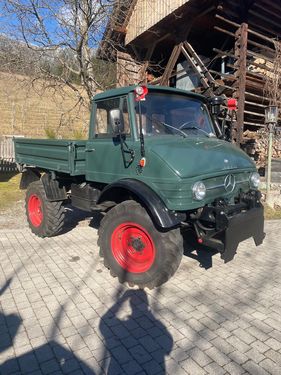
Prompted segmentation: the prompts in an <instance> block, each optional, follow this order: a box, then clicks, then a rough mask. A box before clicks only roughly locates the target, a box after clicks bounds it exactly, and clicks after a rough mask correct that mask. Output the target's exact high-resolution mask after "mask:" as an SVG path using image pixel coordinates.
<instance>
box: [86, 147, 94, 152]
mask: <svg viewBox="0 0 281 375" xmlns="http://www.w3.org/2000/svg"><path fill="white" fill-rule="evenodd" d="M85 151H86V152H93V151H96V150H95V149H94V148H86V150H85Z"/></svg>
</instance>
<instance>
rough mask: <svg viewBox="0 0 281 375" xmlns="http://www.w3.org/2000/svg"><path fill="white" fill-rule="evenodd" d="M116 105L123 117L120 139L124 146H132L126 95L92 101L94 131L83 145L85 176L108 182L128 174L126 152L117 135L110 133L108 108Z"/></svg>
mask: <svg viewBox="0 0 281 375" xmlns="http://www.w3.org/2000/svg"><path fill="white" fill-rule="evenodd" d="M116 108H119V109H120V110H121V111H122V113H123V117H124V125H125V126H124V133H123V136H122V137H123V140H124V143H123V144H125V149H131V147H132V144H133V142H132V131H131V127H130V117H129V113H128V103H127V98H126V97H118V98H112V99H104V100H100V101H97V102H96V103H95V108H94V110H93V116H94V119H92V120H91V121H94V134H93V135H92V136H90V138H89V140H88V142H87V146H86V179H87V180H88V181H96V182H102V183H110V182H113V181H116V180H117V179H120V178H125V177H129V176H130V175H131V169H132V168H131V165H130V164H129V163H128V162H129V160H130V154H129V153H127V152H125V155H124V156H125V162H124V157H123V154H124V153H122V147H121V142H120V136H118V135H116V134H114V133H113V129H112V127H111V124H110V121H109V112H110V110H112V109H116Z"/></svg>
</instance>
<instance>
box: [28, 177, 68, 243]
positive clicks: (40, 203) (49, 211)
mask: <svg viewBox="0 0 281 375" xmlns="http://www.w3.org/2000/svg"><path fill="white" fill-rule="evenodd" d="M25 209H26V217H27V221H28V224H29V228H30V229H31V231H32V232H33V233H34V234H36V235H37V236H39V237H53V236H55V235H57V234H59V232H60V231H61V230H62V228H63V225H64V218H65V213H64V207H63V202H62V201H59V202H50V201H48V200H47V197H46V193H45V190H44V187H43V185H42V182H41V181H35V182H32V183H31V184H29V186H28V188H27V191H26V198H25Z"/></svg>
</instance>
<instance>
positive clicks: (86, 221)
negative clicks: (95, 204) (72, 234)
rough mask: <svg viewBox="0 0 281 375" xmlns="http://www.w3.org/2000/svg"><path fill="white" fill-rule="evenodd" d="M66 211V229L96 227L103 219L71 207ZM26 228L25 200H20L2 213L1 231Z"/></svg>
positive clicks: (0, 213)
mask: <svg viewBox="0 0 281 375" xmlns="http://www.w3.org/2000/svg"><path fill="white" fill-rule="evenodd" d="M65 210H66V223H65V226H66V228H69V227H72V228H74V227H76V226H88V225H91V226H93V227H96V226H97V225H98V223H99V222H100V219H101V215H100V214H99V213H97V214H95V215H94V216H93V215H91V214H89V213H87V212H84V211H81V210H79V209H76V208H73V207H71V206H66V208H65ZM26 227H28V224H27V221H26V216H25V202H24V200H20V201H18V202H16V203H15V204H14V205H13V206H11V207H10V208H8V209H6V210H3V211H0V229H23V228H26Z"/></svg>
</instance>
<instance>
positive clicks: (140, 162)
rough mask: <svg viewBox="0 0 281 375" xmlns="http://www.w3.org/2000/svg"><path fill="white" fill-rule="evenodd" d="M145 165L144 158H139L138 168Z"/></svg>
mask: <svg viewBox="0 0 281 375" xmlns="http://www.w3.org/2000/svg"><path fill="white" fill-rule="evenodd" d="M145 165H146V158H141V159H140V161H139V166H140V167H142V168H144V167H145Z"/></svg>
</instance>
